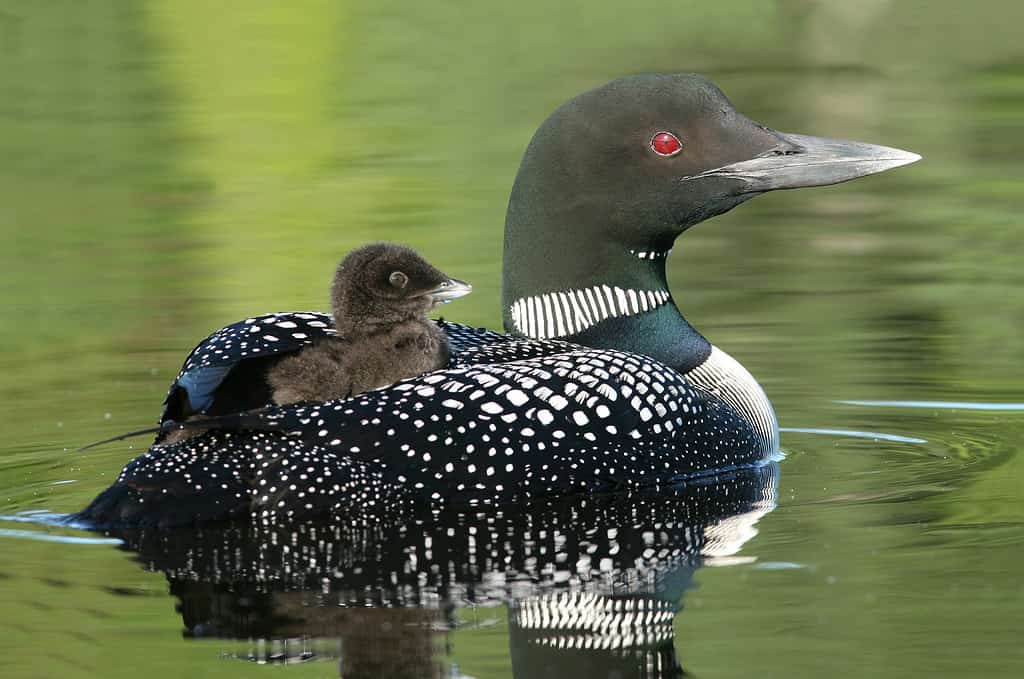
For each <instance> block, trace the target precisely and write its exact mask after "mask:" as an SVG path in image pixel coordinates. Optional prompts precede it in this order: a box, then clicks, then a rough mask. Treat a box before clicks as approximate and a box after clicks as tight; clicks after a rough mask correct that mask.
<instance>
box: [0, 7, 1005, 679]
mask: <svg viewBox="0 0 1024 679" xmlns="http://www.w3.org/2000/svg"><path fill="white" fill-rule="evenodd" d="M622 12H623V10H622V9H621V8H616V7H612V6H609V7H607V8H604V7H599V6H583V5H578V4H573V5H566V6H561V7H559V8H551V7H548V6H547V4H545V3H530V2H528V3H517V4H515V6H503V7H502V14H500V15H499V14H497V13H496V12H495V11H494V10H492V9H491V8H486V7H483V6H481V7H476V6H474V7H459V6H457V5H450V6H441V7H437V6H427V5H424V6H423V7H412V6H409V5H408V4H406V3H401V4H400V3H395V2H388V1H385V2H378V3H372V4H370V3H367V4H365V5H359V4H354V3H345V2H316V3H310V4H309V5H308V6H307V7H304V10H303V11H302V12H299V11H297V10H295V9H294V8H292V7H289V6H286V5H283V4H281V5H274V4H269V3H268V4H250V5H247V7H246V9H245V11H238V10H237V9H229V8H227V7H226V6H225V7H220V6H219V5H217V6H211V5H210V4H209V3H199V2H195V1H192V0H188V1H186V2H174V3H171V2H169V1H152V2H140V3H101V2H71V1H67V2H58V3H44V4H40V3H29V2H21V1H17V0H14V1H9V2H5V3H4V4H3V5H2V6H0V55H2V56H0V158H3V162H2V163H0V281H2V283H3V285H2V286H0V300H2V302H3V308H4V312H5V313H4V316H3V321H0V346H3V347H4V351H3V353H2V354H0V393H2V394H3V396H2V397H0V414H2V415H3V421H4V427H3V431H4V433H5V436H4V437H3V441H2V442H0V514H2V516H0V604H2V608H3V611H4V615H3V616H2V617H0V650H2V651H3V653H2V656H3V658H4V660H3V661H2V662H3V664H2V665H0V668H2V669H0V674H3V676H12V677H29V676H32V677H37V676H61V677H67V676H97V675H102V676H108V677H117V676H138V675H140V674H147V675H150V676H154V677H158V676H182V675H191V676H197V677H201V676H214V675H216V676H218V677H220V676H252V675H256V674H260V673H261V672H267V671H273V670H269V669H267V668H263V667H258V666H256V665H254V664H253V662H251V661H253V660H257V661H260V662H269V663H274V662H285V661H288V662H289V663H291V664H292V666H290V667H288V668H287V669H282V670H281V671H283V672H288V673H289V674H290V675H294V676H297V677H298V676H337V675H338V673H339V667H340V672H341V673H342V674H343V676H389V675H392V676H414V675H416V674H422V673H436V674H444V673H447V674H449V675H451V676H459V675H466V676H472V677H478V678H481V679H482V678H484V677H509V676H520V677H534V676H543V672H544V671H548V672H550V673H552V674H553V675H554V676H588V677H590V676H604V674H609V673H610V672H613V671H614V672H619V673H620V674H619V675H615V676H674V675H673V672H677V668H678V667H682V668H684V669H685V670H686V671H687V672H689V673H691V674H693V675H695V676H699V677H714V676H722V677H734V676H750V675H755V674H756V675H758V676H763V677H776V676H779V677H781V676H786V677H803V676H806V677H817V676H822V675H825V674H837V673H838V674H842V675H847V674H849V675H857V676H885V677H904V676H905V677H916V676H924V675H927V676H933V677H953V676H957V677H963V676H988V677H1002V676H1006V677H1011V676H1020V674H1021V673H1022V671H1024V654H1022V651H1021V648H1022V646H1021V644H1020V641H1019V631H1020V628H1021V624H1022V623H1024V614H1022V611H1024V584H1022V580H1021V563H1022V557H1024V502H1022V501H1024V497H1022V496H1024V456H1022V455H1021V452H1020V449H1021V444H1022V442H1024V406H1022V402H1024V390H1022V388H1021V384H1022V377H1024V367H1022V366H1024V343H1022V342H1021V341H1020V337H1021V331H1022V329H1024V328H1022V319H1024V295H1021V293H1020V291H1021V289H1022V285H1024V267H1021V257H1022V251H1021V247H1020V242H1021V237H1020V234H1021V218H1020V205H1021V195H1022V192H1024V162H1022V160H1021V159H1022V157H1024V51H1022V49H1021V47H1020V41H1019V35H1018V31H1019V26H1020V25H1021V20H1022V19H1024V15H1022V10H1021V9H1020V6H1019V4H1018V3H1012V2H1009V1H1007V2H991V3H983V4H979V5H978V6H972V7H971V8H970V10H969V11H968V10H967V9H965V8H964V7H963V6H962V3H957V2H952V1H951V0H942V1H939V2H927V3H925V2H910V1H908V2H899V3H897V2H887V1H885V0H874V1H872V2H863V3H843V2H834V3H829V2H820V3H817V2H813V3H812V2H803V1H798V0H790V1H780V2H774V3H770V2H719V3H692V4H691V3H682V4H680V3H654V2H641V3H639V4H637V3H633V5H631V8H630V9H629V10H628V12H629V13H628V16H623V14H622ZM648 70H695V71H700V72H703V73H706V74H708V75H709V76H711V77H712V78H714V79H715V80H716V82H718V83H719V84H720V85H721V86H722V88H723V89H724V90H725V91H726V93H727V94H728V95H729V97H730V98H731V99H732V101H733V103H734V104H735V105H736V106H737V108H738V109H739V110H741V111H742V112H744V113H746V114H747V115H749V116H751V117H753V118H755V119H757V120H760V121H763V122H765V123H766V124H769V125H771V126H773V127H777V128H779V129H783V130H791V131H798V132H806V133H813V134H827V135H834V136H843V137H849V138H855V139H863V140H865V141H875V142H879V143H884V144H890V145H894V146H899V147H902V148H908V149H912V150H914V151H916V152H919V153H921V154H922V155H923V156H924V158H925V159H924V161H922V162H921V163H918V164H916V165H914V166H911V167H908V168H904V169H902V170H898V171H895V172H892V173H887V174H885V175H882V176H878V177H873V178H868V179H864V180H860V181H857V182H854V183H851V184H847V185H843V186H840V187H835V188H830V189H814V190H805V191H796V192H789V193H786V194H783V195H770V196H766V197H762V198H758V199H757V200H755V201H753V202H751V203H750V204H748V205H744V206H743V207H741V208H739V209H737V210H736V211H734V212H732V213H730V214H728V215H725V216H723V217H720V218H717V219H715V220H714V221H712V222H710V223H708V224H704V225H701V226H699V227H698V228H696V229H694V230H693V231H692V232H689V233H687V234H686V235H685V236H684V237H683V238H682V239H681V240H680V241H679V242H678V243H677V246H676V249H675V252H674V254H673V256H672V258H671V259H670V262H669V267H670V280H671V283H672V287H673V294H674V296H675V297H676V299H677V300H679V302H680V305H681V307H682V308H683V311H684V312H685V313H686V315H687V317H688V318H689V319H690V320H691V322H693V324H694V325H695V326H697V327H698V328H700V329H701V330H702V331H703V332H704V333H705V334H706V335H707V336H708V337H709V338H710V339H711V340H712V341H714V342H715V343H716V344H718V345H719V346H721V347H723V348H724V349H726V350H727V351H728V352H730V353H731V354H732V355H734V356H735V357H736V358H738V359H739V360H741V361H742V362H743V363H744V365H746V366H747V367H748V368H749V369H750V371H751V372H752V373H753V374H754V375H755V376H757V378H758V379H759V380H760V381H761V383H762V385H763V386H764V387H765V389H766V391H767V392H768V394H769V396H770V397H771V399H772V401H773V403H774V404H775V406H776V409H777V412H778V415H779V420H780V424H781V425H782V427H783V428H784V432H783V439H782V440H783V448H784V450H785V451H786V459H785V460H783V461H781V462H780V463H779V464H778V467H777V468H776V467H774V466H771V467H768V468H766V469H763V470H758V471H757V472H756V473H751V474H750V475H747V476H743V477H729V478H721V479H715V480H713V481H712V482H709V483H706V484H702V485H700V486H697V487H688V488H681V489H677V491H676V492H674V493H673V494H671V495H669V496H658V497H624V498H622V497H612V498H594V499H589V500H585V499H575V500H566V501H560V502H551V503H541V504H537V505H536V506H529V507H521V508H517V510H516V511H515V512H504V513H502V512H494V513H479V514H477V513H474V514H468V515H464V516H463V515H444V516H424V517H411V518H410V517H406V519H404V520H403V522H402V523H401V524H400V525H395V526H388V527H384V528H379V529H373V530H370V529H364V528H360V527H353V526H337V525H331V524H329V523H328V524H323V525H318V526H305V527H303V528H302V530H295V531H293V530H291V529H289V530H287V531H284V532H275V531H276V529H274V528H273V527H270V528H267V527H259V526H247V525H246V526H228V527H220V528H217V529H210V530H208V531H202V532H199V533H196V534H191V535H184V536H176V537H174V538H173V539H172V538H168V537H166V536H153V535H145V534H124V535H120V536H114V537H106V536H99V535H95V534H91V533H86V532H82V531H76V530H73V529H69V528H66V527H59V526H56V525H54V521H53V520H54V518H55V516H54V515H61V514H63V513H66V512H69V511H73V510H75V509H78V508H80V507H81V506H82V505H84V504H85V503H86V502H87V501H88V500H89V499H91V497H92V496H93V495H94V494H95V493H96V492H98V491H99V490H100V489H102V488H103V487H105V486H106V485H107V484H108V483H109V482H110V481H111V480H112V479H113V478H114V476H115V475H116V473H117V471H118V470H119V468H120V466H121V465H122V464H123V463H124V462H125V461H126V460H128V459H130V458H131V457H132V456H133V455H135V454H137V453H138V452H139V449H138V448H137V447H136V448H132V447H131V446H130V445H129V444H128V443H122V444H118V445H112V446H109V447H106V448H102V449H97V450H95V451H90V452H89V453H85V454H82V453H77V452H75V449H76V448H77V447H78V446H80V445H83V444H85V443H87V442H90V441H93V440H96V439H99V438H102V437H105V436H109V435H113V434H116V433H119V432H121V431H125V430H129V429H135V428H140V427H143V426H146V425H148V424H150V423H151V422H152V421H153V420H154V419H155V417H156V415H157V413H158V409H159V404H160V401H161V399H162V398H163V395H164V391H165V389H166V386H167V384H168V382H169V381H170V380H171V379H172V377H173V375H174V373H175V372H176V370H177V368H178V366H179V365H180V363H181V361H182V359H183V358H184V355H185V353H186V352H187V351H188V349H189V348H191V346H192V345H193V344H194V343H195V341H196V340H198V339H199V338H200V337H203V336H205V334H206V333H208V332H209V331H210V330H212V329H214V328H216V327H219V326H220V325H223V324H224V323H227V322H231V321H234V320H237V319H239V318H242V317H245V316H248V315H251V314H253V313H259V312H263V311H268V310H278V309H302V308H323V307H324V306H325V300H324V298H325V296H326V289H325V288H326V280H327V277H328V276H329V274H330V271H331V269H332V266H333V264H334V263H335V262H336V260H337V259H338V258H339V257H340V256H341V255H342V254H343V253H345V252H346V251H347V250H348V249H350V248H351V247H353V246H355V245H357V244H359V243H362V242H365V241H367V240H370V239H375V238H388V239H392V240H399V241H404V242H407V243H409V244H411V245H413V246H415V247H416V248H418V249H420V250H422V251H423V252H424V253H425V254H426V255H427V257H428V258H429V259H430V260H431V261H433V262H436V263H437V264H438V265H439V266H441V268H443V269H444V270H445V271H449V272H451V273H452V274H454V275H458V276H459V277H461V278H464V279H466V280H469V281H471V282H472V283H473V284H474V286H475V292H474V294H473V295H471V296H470V297H468V298H466V299H464V300H460V301H459V302H457V303H456V304H454V305H452V306H449V307H446V309H445V310H446V312H447V313H448V314H449V315H450V317H451V318H452V319H453V320H458V321H462V322H467V323H472V324H479V325H487V326H490V327H499V326H500V311H499V308H498V299H499V285H500V243H501V224H502V220H503V211H504V206H505V201H506V199H507V195H508V190H509V187H510V185H511V180H512V177H513V175H514V172H515V170H516V167H517V164H518V159H519V155H520V153H521V152H522V150H523V148H524V146H525V144H526V142H527V141H528V139H529V136H530V134H531V133H532V130H533V129H534V128H535V126H536V125H537V124H538V123H539V122H540V121H541V120H542V119H543V118H544V116H545V115H546V114H547V113H548V112H549V111H550V110H551V109H553V108H554V107H555V106H556V105H557V104H559V103H560V102H561V101H563V100H564V99H566V98H568V97H569V96H571V95H573V94H575V93H576V92H578V91H581V90H583V89H585V88H587V87H590V86H593V85H596V84H599V83H601V82H603V81H605V80H608V79H610V78H611V77H614V76H617V75H620V74H623V73H628V72H636V71H648ZM136 445H140V443H138V442H136ZM114 539H116V540H117V541H118V543H117V544H115V543H113V542H112V540H114ZM118 544H121V545H122V546H121V547H119V546H118ZM126 548H130V550H129V549H126ZM560 597H562V598H560ZM573 597H574V598H573ZM342 603H344V604H346V605H345V606H341V605H339V604H342ZM368 604H369V605H368ZM385 605H387V606H385ZM616 606H618V609H616ZM571 611H575V612H576V613H577V617H576V618H572V619H570V618H569V617H568V616H569V613H568V612H571ZM580 611H584V612H585V613H586V614H585V615H582V614H580ZM183 631H184V633H183ZM238 638H240V640H238ZM339 640H340V641H339ZM605 647H606V648H605ZM396 649H397V650H396ZM339 656H340V659H339ZM300 661H302V662H300ZM381 662H383V663H390V665H387V664H385V665H380V664H376V663H381ZM545 668H546V669H545ZM673 668H676V669H673ZM602 673H603V674H602ZM609 676H611V675H609Z"/></svg>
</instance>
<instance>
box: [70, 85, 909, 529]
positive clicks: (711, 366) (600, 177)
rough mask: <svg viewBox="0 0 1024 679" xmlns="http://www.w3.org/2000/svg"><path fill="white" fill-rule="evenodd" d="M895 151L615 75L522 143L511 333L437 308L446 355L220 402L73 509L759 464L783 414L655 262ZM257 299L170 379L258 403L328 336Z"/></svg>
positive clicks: (392, 494)
mask: <svg viewBox="0 0 1024 679" xmlns="http://www.w3.org/2000/svg"><path fill="white" fill-rule="evenodd" d="M918 159H919V156H917V155H916V154H913V153H909V152H906V151H901V150H898V149H892V148H887V147H883V146H875V145H870V144H862V143H858V142H849V141H840V140H834V139H826V138H821V137H811V136H805V135H797V134H788V133H781V132H777V131H775V130H772V129H770V128H767V127H765V126H763V125H760V124H758V123H755V122H753V121H751V120H750V119H748V118H746V117H744V116H743V115H741V114H740V113H738V112H737V111H736V110H735V109H734V108H733V107H732V105H731V104H730V102H729V101H728V100H727V99H726V97H725V95H724V94H723V93H722V92H721V91H720V90H719V89H718V88H717V87H716V86H715V85H713V84H712V83H711V82H709V81H708V80H706V79H704V78H701V77H699V76H695V75H661V74H648V75H638V76H632V77H625V78H621V79H619V80H615V81H612V82H610V83H608V84H606V85H604V86H602V87H599V88H597V89H594V90H591V91H589V92H586V93H584V94H581V95H579V96H577V97H576V98H574V99H572V100H570V101H569V102H567V103H566V104H564V105H563V106H561V107H560V108H558V109H557V110H556V111H555V112H554V113H553V114H552V115H551V116H550V117H549V118H548V119H547V120H546V121H545V122H544V123H543V124H542V125H541V127H540V128H539V130H538V131H537V133H536V134H535V135H534V138H533V140H532V141H531V142H530V144H529V147H528V148H527V150H526V153H525V156H524V158H523V162H522V165H521V167H520V169H519V173H518V176H517V177H516V181H515V184H514V186H513V189H512V193H511V197H510V201H509V206H508V212H507V219H506V224H505V259H504V293H503V294H504V302H503V306H504V322H505V326H506V329H507V330H508V331H509V333H510V334H508V335H502V334H499V333H494V332H490V331H486V330H474V329H471V328H467V327H465V326H459V325H456V324H450V323H442V324H441V327H443V328H444V329H445V331H446V332H447V334H448V336H449V338H450V341H451V348H452V356H451V364H450V367H449V368H448V369H446V370H441V371H437V372H434V373H429V374H427V375H423V376H420V377H416V378H412V379H409V380H404V381H402V382H399V383H398V384H395V385H393V386H391V387H386V388H383V389H380V390H377V391H371V392H367V393H364V394H360V395H359V396H356V397H354V398H352V399H348V400H341V401H328V402H326V403H322V404H310V405H294V406H284V407H270V408H265V409H262V410H258V411H255V412H248V413H242V414H237V415H229V416H227V417H226V418H221V419H220V420H219V422H218V426H219V427H220V429H219V430H214V431H210V432H207V433H205V434H203V435H202V436H199V437H197V438H195V439H191V440H189V441H185V442H182V443H179V444H175V445H171V446H159V445H158V446H155V447H153V448H151V449H150V450H149V451H148V452H147V453H145V454H144V455H142V456H140V457H138V458H136V459H135V460H133V461H131V462H130V463H129V464H128V465H127V466H126V467H125V468H124V469H123V470H122V472H121V474H120V476H119V477H118V479H117V481H116V482H115V483H114V484H113V485H112V486H111V487H110V488H108V489H107V490H106V491H104V492H103V493H101V495H100V496H98V497H97V498H96V499H95V500H94V501H93V503H92V504H91V505H90V506H89V507H88V508H86V509H85V510H84V511H83V512H82V513H81V514H80V515H79V518H81V519H85V520H90V521H93V522H96V523H106V524H110V523H159V524H172V523H181V522H192V521H203V520H209V519H214V518H221V517H224V516H230V515H234V514H240V513H246V512H250V511H251V512H258V513H262V514H263V515H265V516H266V517H267V518H268V520H269V519H271V518H274V517H278V516H287V517H300V516H307V515H316V514H322V513H328V512H334V511H342V510H347V509H352V508H361V509H367V508H371V509H374V510H379V509H382V508H386V507H390V506H392V505H394V504H395V503H404V502H407V501H425V502H429V503H433V504H435V505H443V504H446V503H467V504H469V505H471V506H472V505H479V504H496V503H507V502H514V501H518V500H520V499H524V498H530V497H537V496H545V495H556V494H564V493H574V492H590V491H600V490H609V489H619V488H631V487H646V486H652V485H659V484H665V483H673V482H676V481H679V480H680V479H686V478H690V477H693V476H696V475H701V474H707V473H714V472H719V471H722V470H727V469H731V468H736V467H743V466H749V465H756V464H759V463H762V462H764V461H765V460H766V459H769V458H770V457H771V456H773V455H774V454H775V453H776V452H777V451H778V426H777V424H776V420H775V414H774V411H773V410H772V407H771V404H770V403H769V401H768V399H767V397H766V396H765V394H764V392H763V391H762V390H761V388H760V386H759V385H758V384H757V382H756V381H755V380H754V379H753V378H752V377H751V376H750V374H749V373H748V372H747V371H746V370H745V369H744V368H743V367H742V366H741V365H740V364H739V363H738V362H736V361H735V360H733V359H732V358H730V357H729V356H728V355H727V354H726V353H725V352H723V351H721V350H719V349H717V348H716V347H714V346H713V345H711V344H710V343H709V342H708V341H707V340H706V339H705V338H704V337H702V336H701V335H700V334H699V333H698V332H697V331H696V330H694V329H693V327H691V326H690V325H689V324H688V323H687V322H686V320H685V319H684V318H683V316H682V314H681V313H680V312H679V310H678V308H676V306H675V304H674V302H673V300H672V298H671V295H670V293H669V292H668V286H667V284H666V279H665V266H664V261H665V257H666V256H667V253H668V251H669V249H670V248H671V247H672V244H673V242H674V240H675V238H676V237H677V236H678V235H679V234H681V233H682V232H683V231H685V230H686V229H687V228H689V227H690V226H693V225H694V224H696V223H698V222H701V221H703V220H705V219H708V218H710V217H713V216H715V215H718V214H721V213H723V212H726V211H727V210H729V209H731V208H733V207H735V206H736V205H738V204H740V203H742V202H744V201H746V200H748V199H749V198H752V197H753V196H756V195H759V194H761V193H765V192H767V191H772V190H776V189H788V188H798V187H806V186H822V185H828V184H835V183H838V182H842V181H847V180H850V179H854V178H857V177H861V176H865V175H869V174H873V173H876V172H881V171H883V170H886V169H889V168H893V167H898V166H900V165H905V164H908V163H911V162H914V161H916V160H918ZM329 321H330V319H329V317H327V316H324V315H321V314H311V313H296V314H270V315H267V316H261V317H254V318H250V319H247V320H245V321H243V322H240V323H236V324H234V325H232V326H228V327H226V328H224V329H222V330H220V331H218V332H216V333H214V334H213V335H211V336H210V337H209V338H207V339H206V340H205V341H204V342H202V343H201V344H200V345H199V346H198V347H197V348H196V349H195V350H193V352H192V354H191V355H190V356H189V358H188V359H187V360H186V363H185V366H184V367H183V369H182V372H181V374H180V375H179V377H178V379H177V380H176V382H175V384H174V385H172V388H171V392H170V394H169V398H168V408H167V409H166V410H165V414H164V420H167V419H169V418H172V419H178V418H176V417H175V412H174V406H175V404H176V403H180V402H181V396H182V395H186V396H187V400H188V402H189V403H190V405H191V407H193V408H195V409H196V410H198V411H199V412H204V413H207V414H210V415H218V414H221V413H232V412H237V411H239V410H243V409H245V408H249V407H253V405H254V403H253V400H254V399H253V394H255V395H256V399H255V400H257V401H261V402H262V403H256V404H255V405H262V404H265V403H267V402H268V401H269V399H268V398H266V394H265V387H264V388H263V391H261V384H262V382H264V381H265V380H263V378H262V373H261V372H260V370H258V369H256V366H259V365H260V364H262V363H263V362H264V361H266V360H267V359H266V357H267V356H270V357H271V360H273V357H274V356H276V355H277V354H279V353H280V352H282V351H294V350H296V349H298V348H301V346H302V345H304V344H306V343H309V342H311V341H313V338H314V337H316V336H322V335H326V334H331V332H332V331H331V329H330V327H329Z"/></svg>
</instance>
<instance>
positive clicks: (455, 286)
mask: <svg viewBox="0 0 1024 679" xmlns="http://www.w3.org/2000/svg"><path fill="white" fill-rule="evenodd" d="M471 292H473V286H472V285H470V284H469V283H466V282H465V281H460V280H459V279H457V278H449V279H448V280H446V281H445V282H443V283H441V284H440V285H439V286H437V287H436V288H434V289H433V290H427V292H426V293H424V294H425V295H427V296H428V297H430V300H431V302H433V304H434V306H440V305H441V304H447V303H448V302H450V301H452V300H453V299H458V298H459V297H465V296H466V295H468V294H469V293H471Z"/></svg>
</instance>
